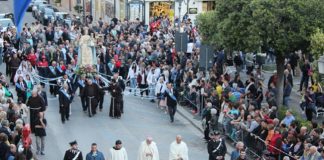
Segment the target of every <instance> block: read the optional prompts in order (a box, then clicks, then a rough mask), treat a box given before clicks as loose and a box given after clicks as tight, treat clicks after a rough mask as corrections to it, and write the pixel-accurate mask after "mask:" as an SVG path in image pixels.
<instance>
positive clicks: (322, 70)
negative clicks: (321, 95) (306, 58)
mask: <svg viewBox="0 0 324 160" xmlns="http://www.w3.org/2000/svg"><path fill="white" fill-rule="evenodd" d="M318 73H319V74H320V77H321V80H324V56H321V57H320V58H319V59H318Z"/></svg>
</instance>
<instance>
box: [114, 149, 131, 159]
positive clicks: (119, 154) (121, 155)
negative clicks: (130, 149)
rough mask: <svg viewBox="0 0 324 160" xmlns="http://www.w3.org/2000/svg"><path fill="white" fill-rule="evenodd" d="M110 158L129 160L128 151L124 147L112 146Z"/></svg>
mask: <svg viewBox="0 0 324 160" xmlns="http://www.w3.org/2000/svg"><path fill="white" fill-rule="evenodd" d="M109 160H128V157H127V152H126V149H125V148H124V147H122V148H121V149H119V150H115V149H114V148H110V159H109Z"/></svg>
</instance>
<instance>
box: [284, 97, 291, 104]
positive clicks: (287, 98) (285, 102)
mask: <svg viewBox="0 0 324 160" xmlns="http://www.w3.org/2000/svg"><path fill="white" fill-rule="evenodd" d="M289 101H290V96H285V97H283V105H284V106H287V107H289V106H288V102H289Z"/></svg>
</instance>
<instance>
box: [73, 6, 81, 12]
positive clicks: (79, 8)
mask: <svg viewBox="0 0 324 160" xmlns="http://www.w3.org/2000/svg"><path fill="white" fill-rule="evenodd" d="M74 10H75V11H76V12H78V13H81V12H82V11H83V7H82V6H81V5H75V6H74Z"/></svg>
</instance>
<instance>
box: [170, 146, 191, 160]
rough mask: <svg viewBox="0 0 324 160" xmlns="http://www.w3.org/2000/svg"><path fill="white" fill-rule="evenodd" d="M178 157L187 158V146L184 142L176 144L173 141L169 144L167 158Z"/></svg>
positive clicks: (172, 159)
mask: <svg viewBox="0 0 324 160" xmlns="http://www.w3.org/2000/svg"><path fill="white" fill-rule="evenodd" d="M179 158H182V159H183V160H189V157H188V147H187V144H186V143H185V142H181V143H180V144H178V143H177V142H176V141H174V142H172V143H171V145H170V154H169V160H177V159H179Z"/></svg>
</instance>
